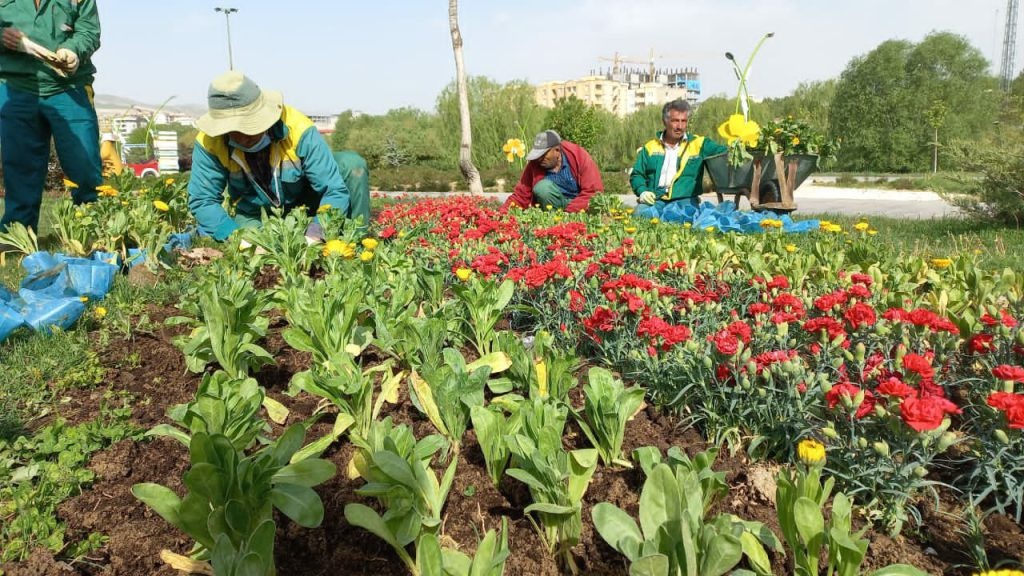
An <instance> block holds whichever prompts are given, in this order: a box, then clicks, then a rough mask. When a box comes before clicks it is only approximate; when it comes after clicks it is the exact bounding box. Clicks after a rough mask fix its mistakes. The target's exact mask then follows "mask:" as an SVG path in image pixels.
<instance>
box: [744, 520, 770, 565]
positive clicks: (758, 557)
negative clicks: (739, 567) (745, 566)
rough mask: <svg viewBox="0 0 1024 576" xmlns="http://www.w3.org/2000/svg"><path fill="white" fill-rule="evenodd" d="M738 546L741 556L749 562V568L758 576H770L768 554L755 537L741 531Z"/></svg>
mask: <svg viewBox="0 0 1024 576" xmlns="http://www.w3.org/2000/svg"><path fill="white" fill-rule="evenodd" d="M740 544H741V545H742V547H743V554H744V555H745V556H746V557H747V560H748V561H749V562H750V566H751V567H752V568H753V569H754V571H755V572H756V573H757V574H758V575H759V576H771V574H772V563H771V560H769V559H768V553H767V552H765V549H764V546H763V545H762V544H761V541H760V540H758V539H757V537H756V536H754V535H753V534H751V533H750V532H747V531H743V532H742V533H741V534H740Z"/></svg>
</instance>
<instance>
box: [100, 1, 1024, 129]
mask: <svg viewBox="0 0 1024 576" xmlns="http://www.w3.org/2000/svg"><path fill="white" fill-rule="evenodd" d="M98 1H99V10H100V19H101V24H102V30H103V32H102V47H101V48H100V51H99V52H98V53H97V54H96V55H95V56H94V61H95V63H96V65H97V67H98V69H99V72H98V74H97V78H96V84H95V88H96V91H97V92H98V93H101V94H113V95H117V96H123V97H128V98H133V99H135V100H140V101H143V102H147V103H159V102H162V101H163V100H165V99H167V98H168V97H171V96H174V97H175V98H174V99H173V100H172V103H171V105H172V107H173V105H175V104H197V105H203V104H205V99H206V87H207V85H208V84H209V82H210V80H211V79H212V78H213V77H214V76H216V75H217V74H219V73H220V72H222V71H224V70H226V69H227V64H228V56H227V40H226V32H225V18H224V15H223V14H222V13H218V12H216V11H215V10H214V8H215V7H217V6H222V7H234V8H237V9H238V12H237V13H235V14H232V15H231V35H232V45H233V51H234V62H235V68H237V69H239V70H241V71H243V72H245V73H246V74H248V75H249V76H250V77H252V78H253V79H254V80H256V82H257V83H259V84H260V85H261V86H263V87H265V88H270V89H277V90H281V91H282V92H284V96H285V101H286V102H288V103H290V104H293V105H295V106H297V107H299V108H300V109H302V110H304V111H306V112H307V113H311V114H320V113H332V112H339V111H341V110H345V109H354V110H359V111H363V112H367V113H383V112H385V111H387V110H388V109H390V108H396V107H400V106H413V107H417V108H421V109H426V110H431V109H433V107H434V102H435V99H436V97H437V95H438V93H439V92H440V91H441V89H442V88H444V86H445V85H446V84H447V83H448V82H450V81H451V79H452V78H453V77H454V73H455V64H454V59H453V57H452V52H451V39H450V37H449V34H448V3H447V2H446V1H444V0H404V1H400V0H373V1H370V2H366V1H363V2H352V1H350V0H339V1H327V0H319V1H312V0H288V1H283V2H282V1H281V0H273V1H272V0H165V1H154V0H98ZM1005 9H1006V2H1005V0H974V1H972V2H964V1H962V0H959V1H952V0H860V1H853V0H685V1H684V0H547V1H546V2H545V1H538V0H520V1H518V2H495V1H493V0H491V1H488V0H461V2H460V24H461V28H462V33H463V36H464V40H465V58H466V66H467V69H468V71H469V73H470V74H475V75H485V76H488V77H491V78H493V79H495V80H498V81H501V82H506V81H510V80H515V79H525V80H527V81H529V82H532V83H539V82H544V81H548V80H564V79H568V78H573V77H578V76H581V75H584V74H587V73H589V71H590V70H592V69H596V68H598V67H601V66H608V64H609V63H608V62H606V61H602V60H599V58H600V57H609V58H610V57H612V56H613V55H614V54H615V53H616V52H618V53H620V54H621V55H622V56H625V57H637V58H642V59H647V55H648V54H649V52H650V50H651V49H654V51H655V52H656V53H657V54H664V55H665V58H662V59H659V61H658V63H659V65H663V66H665V67H682V66H695V67H697V68H698V70H699V71H700V72H701V75H702V80H703V84H704V95H705V96H708V95H713V94H717V93H730V94H732V93H733V92H734V91H735V89H736V83H735V78H734V77H733V75H732V71H731V68H730V66H729V63H728V62H727V61H726V59H725V58H724V57H723V56H722V54H724V52H725V51H727V50H729V51H732V52H733V53H734V54H736V56H737V57H738V58H739V59H740V61H745V60H746V57H747V55H749V53H750V51H751V50H752V49H753V47H754V44H755V43H756V42H757V39H758V38H760V36H761V34H763V33H764V32H768V31H774V32H775V33H776V36H775V38H772V39H771V40H769V41H768V42H767V43H766V44H765V46H764V48H762V50H761V53H760V54H759V55H758V58H757V61H756V62H755V64H754V69H753V72H752V75H751V78H750V88H751V94H752V95H758V96H784V95H786V94H788V93H789V92H790V91H792V89H793V88H795V87H796V86H797V85H798V84H799V83H800V82H802V81H811V80H822V79H826V78H830V77H835V76H838V75H839V73H840V72H842V70H843V69H844V68H845V67H846V65H847V63H848V62H849V60H850V59H851V58H853V57H854V56H858V55H862V54H865V53H867V52H869V51H870V50H871V49H873V48H874V47H875V46H877V45H878V44H879V43H880V42H882V41H884V40H887V39H891V38H902V39H907V40H910V41H914V42H917V41H920V40H921V39H922V38H923V37H924V36H925V35H927V34H928V33H929V32H930V31H934V30H948V31H952V32H955V33H957V34H961V35H963V36H965V37H967V38H968V40H970V41H971V43H972V44H973V45H974V46H975V47H977V48H978V49H979V50H981V52H982V53H983V54H984V55H985V56H986V57H988V58H990V59H992V58H993V55H994V57H995V63H994V68H995V70H998V67H999V57H1000V54H1001V50H1002V34H1003V22H1004V18H1005ZM1020 37H1022V38H1024V25H1022V26H1021V30H1020ZM1017 63H1018V66H1017V70H1019V69H1020V64H1024V54H1021V53H1018V54H1017Z"/></svg>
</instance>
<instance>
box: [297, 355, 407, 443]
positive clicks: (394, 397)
mask: <svg viewBox="0 0 1024 576" xmlns="http://www.w3.org/2000/svg"><path fill="white" fill-rule="evenodd" d="M335 358H336V363H329V364H327V365H326V366H324V367H314V368H313V369H310V370H303V371H302V372H298V373H296V374H295V375H294V376H292V380H291V384H290V391H291V392H294V393H297V392H298V391H299V390H302V391H305V392H307V393H309V394H312V395H314V396H319V397H321V398H324V399H325V400H327V401H329V402H330V403H331V404H333V405H334V406H336V407H337V408H338V410H339V411H340V413H339V414H338V416H337V418H336V419H335V424H334V428H333V430H332V432H331V433H330V434H328V435H327V436H324V437H323V438H321V439H320V440H317V441H315V442H313V443H311V444H310V446H315V448H316V449H319V450H321V451H322V450H325V449H326V448H327V447H328V446H329V445H330V444H331V443H333V442H334V441H335V440H337V439H338V438H339V437H340V436H341V434H342V433H343V432H344V431H345V430H346V429H348V428H349V426H351V427H352V433H353V434H356V435H358V436H361V437H366V435H367V434H369V432H370V426H371V425H372V423H373V421H374V420H376V419H377V416H378V415H379V414H380V411H381V408H383V406H384V403H385V402H391V403H395V402H398V389H399V387H400V385H401V383H402V380H403V379H404V378H405V372H398V373H397V374H396V373H395V372H394V370H393V366H394V361H393V360H391V359H389V360H386V361H384V362H383V363H381V364H378V365H376V366H373V367H371V368H367V369H365V370H364V369H363V368H362V367H360V366H359V365H358V364H356V362H355V360H354V359H353V358H352V357H351V356H348V355H346V354H339V355H337V356H336V357H335ZM378 377H379V382H380V385H379V388H380V391H379V392H377V393H376V395H375V394H374V392H375V390H376V389H377V382H378Z"/></svg>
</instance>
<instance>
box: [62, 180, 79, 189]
mask: <svg viewBox="0 0 1024 576" xmlns="http://www.w3.org/2000/svg"><path fill="white" fill-rule="evenodd" d="M64 187H66V188H71V189H75V188H78V184H75V183H74V182H72V181H71V180H68V179H67V178H65V179H64Z"/></svg>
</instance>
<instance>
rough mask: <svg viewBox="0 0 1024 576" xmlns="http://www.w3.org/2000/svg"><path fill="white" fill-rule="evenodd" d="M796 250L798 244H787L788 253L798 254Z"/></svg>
mask: <svg viewBox="0 0 1024 576" xmlns="http://www.w3.org/2000/svg"><path fill="white" fill-rule="evenodd" d="M796 250H797V248H796V244H786V252H789V253H790V254H792V253H793V252H796Z"/></svg>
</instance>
